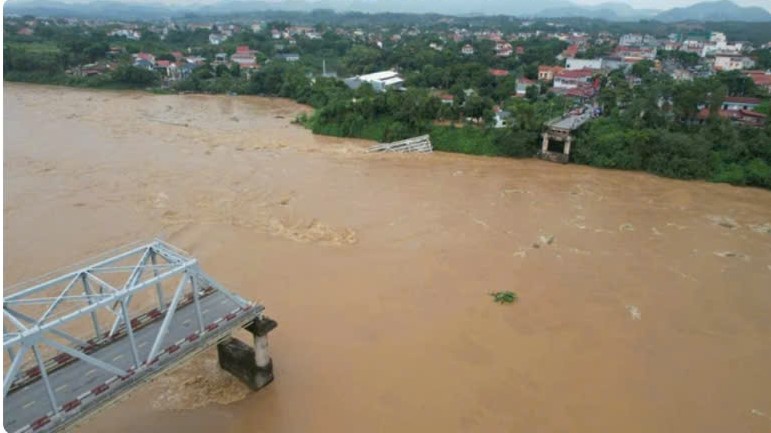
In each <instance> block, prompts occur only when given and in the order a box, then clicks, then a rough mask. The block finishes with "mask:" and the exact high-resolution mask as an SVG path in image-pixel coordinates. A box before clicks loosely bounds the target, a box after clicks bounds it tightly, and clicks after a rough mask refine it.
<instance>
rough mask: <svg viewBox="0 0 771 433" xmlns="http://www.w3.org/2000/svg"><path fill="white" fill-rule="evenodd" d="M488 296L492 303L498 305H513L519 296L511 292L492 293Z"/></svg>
mask: <svg viewBox="0 0 771 433" xmlns="http://www.w3.org/2000/svg"><path fill="white" fill-rule="evenodd" d="M490 296H492V297H493V301H495V302H497V303H499V304H513V303H515V302H517V299H519V296H517V294H516V293H514V292H512V291H511V290H507V291H505V292H493V293H490Z"/></svg>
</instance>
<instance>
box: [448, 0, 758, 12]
mask: <svg viewBox="0 0 771 433" xmlns="http://www.w3.org/2000/svg"><path fill="white" fill-rule="evenodd" d="M438 1H441V0H438ZM572 1H573V3H578V4H585V5H593V4H598V3H607V2H608V1H612V2H616V0H572ZM732 1H733V2H734V3H736V4H738V5H740V6H760V7H763V8H766V9H768V10H770V11H771V0H732ZM618 2H619V3H626V4H628V5H631V6H633V7H635V8H637V9H645V8H653V9H671V8H674V7H679V6H689V5H692V4H694V3H698V1H696V0H627V1H624V0H619V1H618Z"/></svg>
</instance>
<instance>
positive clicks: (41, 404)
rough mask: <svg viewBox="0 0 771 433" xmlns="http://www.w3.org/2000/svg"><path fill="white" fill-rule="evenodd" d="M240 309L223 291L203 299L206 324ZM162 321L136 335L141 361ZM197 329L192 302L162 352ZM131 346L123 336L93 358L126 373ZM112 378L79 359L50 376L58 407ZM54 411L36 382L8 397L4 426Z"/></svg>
mask: <svg viewBox="0 0 771 433" xmlns="http://www.w3.org/2000/svg"><path fill="white" fill-rule="evenodd" d="M237 307H238V305H236V304H235V303H234V302H233V301H232V300H230V299H229V298H228V297H227V296H225V295H224V294H222V293H221V292H219V291H215V292H213V293H212V294H211V295H209V296H207V297H205V298H203V299H201V313H202V315H203V322H204V325H206V324H209V323H212V322H214V321H215V320H217V319H219V318H221V317H223V316H224V315H226V314H227V313H229V312H231V311H233V310H234V309H236V308H237ZM162 322H163V319H162V318H160V319H158V320H156V321H155V322H153V323H151V324H149V325H147V326H145V327H144V328H142V329H140V330H138V331H136V332H135V333H134V337H135V340H136V343H137V346H138V350H137V351H138V352H139V358H140V362H141V361H142V360H146V359H147V356H148V355H149V354H150V349H151V348H152V345H153V342H154V339H155V336H156V335H157V332H158V329H159V328H160V326H161V323H162ZM196 330H198V321H197V319H196V314H195V305H194V304H193V303H192V302H191V303H190V304H188V305H186V306H184V307H183V308H181V309H179V310H177V312H176V313H175V314H174V317H173V319H172V323H171V324H170V326H169V329H168V331H167V335H166V337H165V338H164V340H163V344H162V345H161V351H162V350H163V349H164V348H166V347H168V346H170V345H172V344H174V343H175V342H176V341H178V340H180V339H181V338H184V337H186V336H188V335H190V334H191V333H193V332H195V331H196ZM130 347H131V346H130V343H129V339H128V337H124V338H121V339H120V340H117V341H115V342H114V343H111V344H109V345H107V346H105V347H104V348H102V349H99V350H98V351H96V352H94V353H92V354H91V355H90V356H93V357H96V358H98V359H100V360H102V361H104V362H107V363H109V364H112V365H115V366H116V367H118V368H121V369H124V370H125V369H128V368H130V367H131V366H133V357H132V355H131V348H130ZM159 352H160V351H159ZM112 376H114V374H113V373H110V372H108V371H105V370H102V369H100V368H97V367H95V366H93V365H92V364H89V363H86V362H83V361H80V360H77V361H75V362H73V363H71V364H69V365H66V366H64V367H62V368H60V369H58V370H56V371H54V372H52V373H50V374H49V375H48V377H49V379H50V381H51V387H52V388H53V390H54V395H55V397H56V401H57V403H58V404H59V405H61V404H63V403H67V402H68V401H71V400H73V399H75V398H77V397H78V396H79V395H81V394H83V393H84V392H87V391H90V390H91V389H93V388H94V387H96V386H98V385H100V384H102V383H104V382H105V381H106V380H107V379H109V378H110V377H112ZM51 409H52V408H51V403H50V401H49V399H48V393H47V391H46V388H45V384H44V382H43V381H42V380H37V381H35V382H32V383H30V384H29V385H27V386H25V387H23V388H20V389H18V390H16V391H14V392H12V393H9V394H8V396H7V397H6V399H5V401H4V404H3V416H4V424H5V425H4V427H5V429H6V431H8V432H14V431H16V430H18V429H20V428H22V427H24V426H26V425H28V424H29V423H31V422H33V421H35V420H37V419H39V418H40V417H42V416H45V415H46V413H48V412H49V411H51Z"/></svg>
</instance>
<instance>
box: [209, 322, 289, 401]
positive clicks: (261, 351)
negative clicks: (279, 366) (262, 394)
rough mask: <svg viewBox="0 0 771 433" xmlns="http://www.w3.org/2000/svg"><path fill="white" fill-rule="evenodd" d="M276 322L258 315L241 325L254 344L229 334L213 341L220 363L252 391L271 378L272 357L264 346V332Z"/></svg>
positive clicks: (265, 339)
mask: <svg viewBox="0 0 771 433" xmlns="http://www.w3.org/2000/svg"><path fill="white" fill-rule="evenodd" d="M276 326H278V323H276V321H275V320H272V319H270V318H268V317H264V316H263V317H262V318H259V319H256V320H254V321H253V322H250V323H248V324H247V325H246V326H244V329H246V330H247V331H249V332H251V333H252V335H253V336H254V347H253V348H252V347H249V345H248V344H246V343H244V342H243V341H241V340H238V339H236V338H233V337H229V338H228V339H226V340H224V341H222V342H220V343H219V344H217V355H218V357H219V364H220V367H221V368H222V369H223V370H225V371H227V372H229V373H230V374H232V375H233V376H235V377H237V378H238V379H239V380H240V381H241V382H243V383H244V384H246V386H248V387H249V388H251V389H252V390H254V391H257V390H258V389H261V388H264V387H265V386H267V385H268V384H269V383H270V382H272V381H273V360H272V359H271V358H270V352H269V350H268V333H269V332H270V331H272V330H273V329H275V328H276Z"/></svg>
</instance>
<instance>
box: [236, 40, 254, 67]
mask: <svg viewBox="0 0 771 433" xmlns="http://www.w3.org/2000/svg"><path fill="white" fill-rule="evenodd" d="M230 61H231V62H233V63H238V66H240V67H242V68H247V69H256V68H258V67H259V66H258V65H257V51H256V50H252V49H250V48H249V46H248V45H239V46H238V47H236V52H235V53H234V54H232V55H231V56H230Z"/></svg>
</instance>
